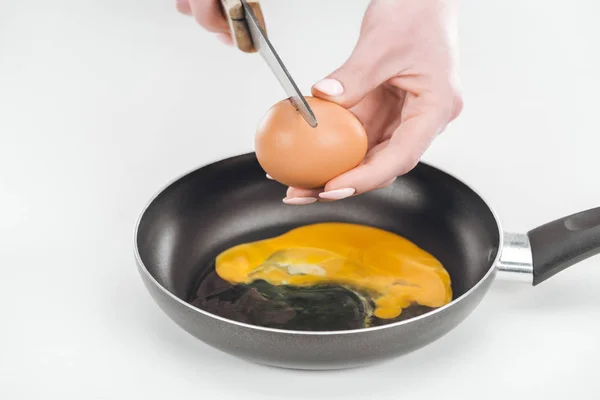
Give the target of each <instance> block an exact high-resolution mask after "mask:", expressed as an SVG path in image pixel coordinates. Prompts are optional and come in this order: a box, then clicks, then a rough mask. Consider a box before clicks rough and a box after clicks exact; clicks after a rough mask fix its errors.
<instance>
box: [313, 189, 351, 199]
mask: <svg viewBox="0 0 600 400" xmlns="http://www.w3.org/2000/svg"><path fill="white" fill-rule="evenodd" d="M355 192H356V189H352V188H344V189H335V190H330V191H328V192H323V193H319V197H320V198H322V199H328V200H341V199H345V198H346V197H350V196H352V195H353V194H354V193H355Z"/></svg>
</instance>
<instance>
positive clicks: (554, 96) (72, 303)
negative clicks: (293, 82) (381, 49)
mask: <svg viewBox="0 0 600 400" xmlns="http://www.w3.org/2000/svg"><path fill="white" fill-rule="evenodd" d="M366 4H367V2H366V1H365V0H360V1H359V0H353V1H347V0H345V1H344V0H335V1H334V0H285V1H284V0H263V8H264V12H265V14H266V18H267V23H268V24H269V33H270V35H271V38H272V40H273V42H274V44H275V46H276V47H277V49H278V50H279V51H280V53H281V56H282V58H283V60H284V61H285V62H286V64H287V65H288V67H289V69H290V70H291V72H292V73H293V75H294V77H295V78H296V79H297V81H298V83H299V85H300V87H301V88H302V90H304V91H305V92H308V91H309V88H310V85H311V84H312V83H314V82H315V81H316V80H318V79H319V78H321V77H322V76H324V75H326V74H327V73H329V72H330V71H331V70H332V69H334V68H336V67H337V66H338V65H339V64H340V63H341V62H343V61H344V60H345V58H346V57H347V55H348V54H349V53H350V51H351V49H352V47H353V45H354V42H355V39H356V37H357V33H358V28H359V24H360V19H361V17H362V13H363V11H364V8H365V6H366ZM599 14H600V6H598V3H597V1H595V0H587V1H586V0H578V1H570V2H567V1H549V0H504V1H493V0H486V1H483V0H463V5H462V12H461V47H462V65H461V70H462V80H463V84H464V90H465V97H466V108H465V111H464V113H463V114H462V116H461V117H460V118H459V120H457V121H456V122H455V123H453V124H452V125H451V126H450V127H449V128H448V129H447V131H446V132H445V133H444V134H443V135H442V136H441V137H440V138H439V139H438V140H437V141H436V142H435V144H434V145H433V147H432V148H431V149H430V150H429V151H428V152H427V154H426V156H425V160H426V161H430V162H432V163H434V164H435V165H438V166H440V167H442V168H444V169H446V170H448V171H449V172H451V173H453V174H455V175H457V176H459V177H461V178H462V179H464V180H465V181H466V182H467V183H469V184H470V185H472V186H473V187H474V188H475V189H477V190H478V191H480V192H481V194H482V195H483V196H484V197H485V198H486V199H487V200H488V201H489V202H490V203H491V204H492V205H493V207H494V208H495V209H496V211H497V212H498V214H499V216H500V217H501V220H502V222H503V224H504V227H505V229H506V230H514V231H525V230H528V229H530V228H532V227H534V226H536V225H538V224H541V223H544V222H547V221H549V220H551V219H554V218H557V217H560V216H562V215H565V214H568V213H572V212H576V211H579V210H583V209H586V208H590V207H595V206H598V205H599V204H600V182H599V178H598V171H599V170H600V161H597V159H596V158H595V157H597V155H598V149H599V147H600V129H599V127H598V123H597V121H598V116H599V113H600V112H599V106H600V101H599V100H598V93H600V78H598V72H599V71H600V24H598V15H599ZM282 96H283V93H282V90H281V89H280V88H279V86H278V84H277V82H276V80H275V79H274V78H273V77H272V76H271V74H270V71H269V70H268V68H267V67H266V65H265V64H264V63H263V61H262V59H260V57H259V56H258V55H246V54H242V53H240V52H236V51H235V50H233V49H231V48H227V47H225V46H223V45H221V44H220V43H219V42H218V41H216V40H215V39H214V38H212V37H211V36H210V35H209V34H207V33H205V32H204V31H202V30H201V29H200V28H198V27H197V26H196V25H195V23H194V22H193V21H192V20H191V19H189V18H187V17H184V16H181V15H179V14H178V13H176V11H175V9H174V4H172V3H171V1H169V0H164V1H160V0H147V1H141V0H139V1H135V0H120V1H117V0H87V1H86V0H80V1H75V0H73V1H70V2H67V1H57V0H55V1H33V0H30V1H8V0H1V1H0V135H1V136H0V213H1V214H0V217H1V219H0V282H1V283H2V285H1V289H0V398H2V399H6V400H16V399H42V398H44V399H45V398H62V399H121V398H123V399H125V398H140V399H142V398H145V399H166V398H173V399H176V398H189V399H210V398H219V399H229V398H231V399H233V398H236V399H238V398H244V399H281V398H290V399H342V398H343V399H367V398H369V399H370V398H373V399H399V398H407V399H413V400H414V399H437V398H440V399H441V398H444V399H454V398H457V399H458V398H460V399H479V398H486V399H504V398H509V397H511V396H518V397H517V398H528V399H542V398H544V399H545V398H548V396H557V397H561V398H562V397H563V396H569V398H571V399H580V400H581V399H598V398H599V397H600V394H599V391H600V379H599V378H598V368H597V366H598V361H599V360H600V346H599V338H600V258H594V259H590V260H588V261H586V262H583V263H581V264H579V265H577V266H576V267H574V268H571V269H570V270H568V271H565V272H563V273H561V274H560V275H557V276H555V277H554V278H553V279H551V280H549V281H547V282H545V283H544V284H543V285H541V286H538V287H535V288H532V287H529V286H527V285H522V284H515V283H509V282H501V281H498V282H496V284H495V285H494V287H493V288H492V290H491V291H490V293H489V295H488V296H487V297H486V299H485V300H484V302H483V303H482V304H481V305H480V307H479V308H478V309H477V310H476V311H475V313H474V314H472V316H471V317H469V318H468V319H467V320H466V321H465V322H464V323H463V324H462V325H461V326H459V327H458V328H457V329H456V330H454V331H453V332H451V333H450V334H449V335H447V336H446V337H444V338H442V339H441V340H439V341H438V342H436V343H434V344H432V345H430V346H428V347H426V348H424V349H422V350H420V351H417V352H415V353H412V354H410V355H408V356H405V357H403V358H400V359H397V360H396V361H393V362H390V363H386V364H382V365H379V366H375V367H371V368H366V369H359V370H351V371H341V372H329V373H313V372H305V373H303V372H295V371H286V370H278V369H272V368H267V367H261V366H255V365H253V364H249V363H246V362H244V361H239V360H237V359H234V358H232V357H230V356H228V355H225V354H223V353H220V352H218V351H216V350H213V349H212V348H209V347H207V346H205V345H204V344H202V343H201V342H199V341H197V340H195V339H193V338H192V337H191V336H189V335H188V334H187V333H185V332H183V331H182V330H180V329H179V328H178V327H176V326H175V325H174V324H173V323H172V322H171V321H170V320H169V319H168V318H167V317H166V316H165V315H164V314H163V313H162V312H161V311H160V310H159V309H158V307H156V306H155V304H154V303H153V302H152V300H151V299H150V297H149V295H148V294H147V293H146V291H145V289H144V287H143V286H142V283H141V281H140V279H139V277H138V275H137V271H136V269H135V266H134V262H133V255H132V251H133V250H132V242H133V233H132V232H133V227H134V222H135V219H136V218H137V215H138V213H139V211H140V210H141V208H142V207H143V205H144V204H145V203H146V201H147V200H148V198H149V197H150V196H152V195H153V193H154V192H155V191H156V190H158V189H159V188H160V187H161V186H162V185H163V184H165V183H166V182H167V181H169V180H171V179H172V178H174V177H176V176H178V175H179V174H181V173H183V172H185V171H187V170H190V169H193V168H195V167H197V166H200V165H202V164H205V163H207V162H210V161H214V160H217V159H220V158H223V157H226V156H230V155H234V154H238V153H244V152H247V151H252V145H253V134H254V127H255V124H256V123H257V121H258V119H259V118H260V117H261V116H262V114H263V113H264V112H265V110H266V109H267V108H268V107H269V106H270V105H271V104H273V103H274V102H276V101H277V100H279V99H281V98H282ZM58 396H61V397H58Z"/></svg>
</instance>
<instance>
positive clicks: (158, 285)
mask: <svg viewBox="0 0 600 400" xmlns="http://www.w3.org/2000/svg"><path fill="white" fill-rule="evenodd" d="M285 190H286V188H285V187H284V186H282V185H281V184H279V183H277V182H274V181H271V180H269V179H267V178H266V177H265V174H264V171H263V170H262V168H261V167H260V165H259V164H258V162H257V160H256V158H255V155H254V154H253V153H250V154H245V155H241V156H237V157H233V158H229V159H225V160H222V161H219V162H216V163H213V164H210V165H207V166H205V167H202V168H200V169H197V170H195V171H193V172H191V173H189V174H187V175H185V176H183V177H181V178H180V179H178V180H176V181H174V182H173V183H171V184H170V185H169V186H167V187H166V188H165V189H163V190H162V191H161V192H160V193H159V194H158V195H157V196H156V197H155V198H154V199H153V200H152V201H151V202H150V203H149V205H148V206H147V207H146V209H145V210H144V212H143V213H142V215H141V217H140V220H139V221H138V225H137V229H136V237H135V241H136V242H135V245H136V258H137V262H138V266H139V270H140V273H141V276H142V278H143V280H144V283H145V285H146V287H147V289H148V290H149V292H150V294H151V295H152V297H153V299H154V300H155V301H156V302H157V303H158V305H159V306H160V307H161V308H162V309H163V310H164V311H165V312H166V313H167V314H168V315H169V316H170V317H171V318H172V319H173V320H174V321H175V322H176V323H177V324H178V325H180V326H181V327H182V328H183V329H185V330H186V331H188V332H189V333H191V334H192V335H194V336H196V337H197V338H199V339H201V340H202V341H204V342H205V343H207V344H209V345H211V346H213V347H216V348H218V349H221V350H223V351H225V352H227V353H230V354H232V355H235V356H238V357H242V358H245V359H248V360H251V361H254V362H258V363H264V364H269V365H274V366H280V367H288V368H302V369H334V368H347V367H356V366H363V365H367V364H372V363H375V362H379V361H382V360H385V359H388V358H391V357H395V356H398V355H401V354H404V353H407V352H410V351H413V350H415V349H418V348H419V347H422V346H424V345H426V344H428V343H430V342H431V341H433V340H435V339H438V338H439V337H441V336H443V335H444V334H446V333H447V332H449V331H450V330H451V329H452V328H454V327H455V326H456V325H457V324H458V323H460V322H461V321H462V320H463V319H464V318H465V317H466V316H467V315H468V314H469V313H470V312H471V311H472V310H473V309H474V307H475V306H476V305H477V304H478V303H479V302H480V300H481V299H482V297H483V295H484V294H485V292H486V291H487V289H488V288H489V286H490V284H491V282H492V280H493V278H494V276H495V274H496V267H495V265H496V263H497V262H498V259H499V257H500V250H501V248H502V243H503V234H502V231H501V228H500V224H499V222H498V220H497V218H496V217H495V215H494V213H493V211H492V210H491V208H490V207H488V205H487V204H486V203H485V202H484V201H483V200H482V198H481V197H480V196H479V195H477V194H476V193H475V192H474V191H473V190H471V189H470V188H469V187H467V186H466V185H465V184H463V183H462V182H460V181H459V180H457V179H455V178H454V177H452V176H450V175H448V174H446V173H444V172H442V171H440V170H438V169H436V168H434V167H432V166H429V165H426V164H424V163H421V164H419V165H418V166H417V167H416V168H415V169H413V170H412V171H411V172H410V173H408V174H406V175H404V176H401V177H399V178H398V179H397V180H396V182H395V183H394V184H393V185H392V186H391V187H388V188H385V189H382V190H377V191H374V192H370V193H367V194H363V195H360V196H355V197H352V198H348V199H345V200H342V201H337V202H328V203H314V204H312V205H308V206H291V205H286V204H283V203H282V201H281V199H282V198H283V197H284V196H285ZM334 221H335V222H351V223H358V224H364V225H370V226H375V227H378V228H382V229H385V230H388V231H391V232H395V233H398V234H400V235H402V236H404V237H406V238H408V239H409V240H411V241H413V242H414V243H416V244H417V245H418V246H420V247H422V248H424V249H425V250H427V251H429V252H430V253H432V254H433V255H434V256H435V257H437V258H438V259H439V260H440V261H441V262H442V263H443V265H444V266H445V268H446V269H447V270H448V272H449V273H450V277H451V280H452V288H453V294H454V299H453V301H452V302H451V303H450V304H448V305H446V306H444V307H441V308H439V309H436V310H434V311H431V312H429V313H427V314H424V315H421V316H418V317H416V318H413V319H409V320H406V321H401V322H397V323H393V324H390V325H384V326H380V327H372V328H367V329H360V330H352V331H334V332H306V331H288V330H278V329H270V328H264V327H258V326H253V325H247V324H243V323H239V322H234V321H231V320H227V319H224V318H221V317H218V316H216V315H213V314H210V313H208V312H206V311H203V310H200V309H198V308H196V307H193V306H191V305H190V304H189V303H187V302H186V300H187V299H189V296H190V294H191V291H192V290H194V288H195V287H196V284H197V282H198V279H199V278H200V277H201V276H203V275H205V274H206V272H207V271H206V269H207V268H211V267H212V265H213V264H212V263H211V262H212V261H213V260H214V258H215V256H216V255H217V254H218V253H219V252H221V251H222V250H224V249H226V248H228V247H230V246H233V245H236V244H238V243H241V242H247V241H252V240H258V239H263V238H268V237H272V236H274V235H278V234H281V233H284V232H285V231H287V230H289V229H291V228H294V227H299V226H302V225H306V224H311V223H317V222H334ZM597 236H600V235H597Z"/></svg>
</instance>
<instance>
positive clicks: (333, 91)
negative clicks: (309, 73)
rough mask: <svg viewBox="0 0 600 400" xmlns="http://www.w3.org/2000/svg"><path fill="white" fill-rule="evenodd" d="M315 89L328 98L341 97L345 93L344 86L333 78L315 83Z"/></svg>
mask: <svg viewBox="0 0 600 400" xmlns="http://www.w3.org/2000/svg"><path fill="white" fill-rule="evenodd" d="M313 88H314V89H316V90H318V91H319V92H321V93H323V94H326V95H327V96H340V95H341V94H342V93H344V87H343V86H342V84H341V83H340V82H339V81H338V80H336V79H331V78H327V79H323V80H320V81H319V82H317V83H315V85H314V86H313Z"/></svg>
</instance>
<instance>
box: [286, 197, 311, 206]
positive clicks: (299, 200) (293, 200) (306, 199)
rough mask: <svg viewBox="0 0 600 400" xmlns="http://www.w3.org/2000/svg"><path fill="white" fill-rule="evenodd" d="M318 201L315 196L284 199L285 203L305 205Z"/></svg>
mask: <svg viewBox="0 0 600 400" xmlns="http://www.w3.org/2000/svg"><path fill="white" fill-rule="evenodd" d="M315 201H317V199H315V198H314V197H286V198H285V199H283V202H284V203H285V204H294V205H299V206H300V205H304V204H311V203H314V202H315Z"/></svg>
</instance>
